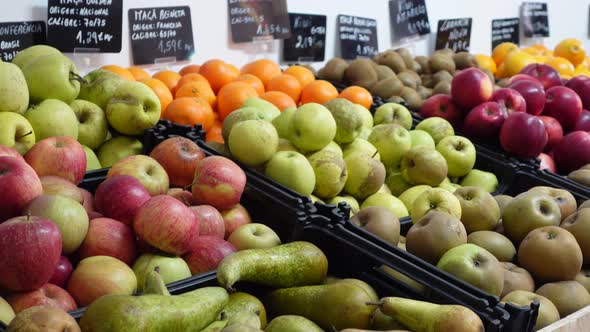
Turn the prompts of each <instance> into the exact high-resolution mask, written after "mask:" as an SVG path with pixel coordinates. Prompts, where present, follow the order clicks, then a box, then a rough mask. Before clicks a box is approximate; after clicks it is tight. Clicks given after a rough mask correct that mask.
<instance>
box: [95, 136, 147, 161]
mask: <svg viewBox="0 0 590 332" xmlns="http://www.w3.org/2000/svg"><path fill="white" fill-rule="evenodd" d="M142 152H143V144H142V143H141V141H140V140H138V139H137V138H134V137H127V136H117V137H113V138H111V139H109V140H107V141H106V142H104V143H102V145H101V146H100V147H99V148H98V151H97V156H98V160H99V161H100V165H101V166H102V167H111V166H113V165H114V164H115V163H116V162H117V161H119V160H121V159H123V158H125V157H129V156H134V155H136V154H140V153H142Z"/></svg>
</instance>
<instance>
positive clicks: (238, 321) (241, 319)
mask: <svg viewBox="0 0 590 332" xmlns="http://www.w3.org/2000/svg"><path fill="white" fill-rule="evenodd" d="M222 314H223V312H222ZM234 325H240V326H249V327H253V328H257V329H260V328H261V322H260V317H258V314H257V313H255V312H252V311H243V312H240V313H239V314H235V315H232V316H230V317H228V318H227V324H226V326H227V327H230V326H234Z"/></svg>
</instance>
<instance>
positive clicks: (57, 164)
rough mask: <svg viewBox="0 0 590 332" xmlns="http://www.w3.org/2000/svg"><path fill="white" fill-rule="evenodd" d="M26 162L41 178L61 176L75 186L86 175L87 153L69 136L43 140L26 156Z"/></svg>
mask: <svg viewBox="0 0 590 332" xmlns="http://www.w3.org/2000/svg"><path fill="white" fill-rule="evenodd" d="M25 160H26V161H27V163H29V165H31V167H33V169H34V170H35V172H37V174H38V175H39V176H43V175H56V176H61V177H62V178H64V179H67V180H69V181H71V182H73V183H75V184H78V183H80V181H82V179H83V178H84V174H85V173H86V153H85V152H84V147H82V144H80V143H78V141H76V140H75V139H73V138H72V137H68V136H54V137H48V138H46V139H43V140H41V141H39V142H37V143H35V145H33V147H32V148H31V149H30V150H29V151H28V152H27V154H25Z"/></svg>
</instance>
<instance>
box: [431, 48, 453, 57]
mask: <svg viewBox="0 0 590 332" xmlns="http://www.w3.org/2000/svg"><path fill="white" fill-rule="evenodd" d="M434 54H444V55H447V56H450V57H452V56H453V55H454V54H455V51H453V50H452V49H450V48H443V49H440V50H436V51H434V53H433V54H432V55H434Z"/></svg>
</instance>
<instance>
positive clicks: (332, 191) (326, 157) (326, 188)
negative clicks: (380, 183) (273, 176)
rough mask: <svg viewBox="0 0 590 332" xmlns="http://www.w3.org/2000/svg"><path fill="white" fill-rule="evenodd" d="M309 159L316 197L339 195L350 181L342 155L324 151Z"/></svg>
mask: <svg viewBox="0 0 590 332" xmlns="http://www.w3.org/2000/svg"><path fill="white" fill-rule="evenodd" d="M367 157H370V156H367ZM307 159H308V160H309V164H310V165H311V167H312V172H314V174H315V176H314V179H315V187H314V188H313V193H314V195H316V196H317V197H320V198H326V199H327V198H331V197H334V196H336V195H338V194H339V193H340V192H341V191H342V189H343V188H344V184H345V183H346V180H347V179H348V172H347V171H346V163H345V162H344V159H343V158H342V155H340V154H338V153H336V152H332V151H328V150H326V149H322V150H320V151H318V152H315V153H313V154H312V155H310V156H308V157H307ZM267 167H268V166H267ZM305 196H308V195H305Z"/></svg>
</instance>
